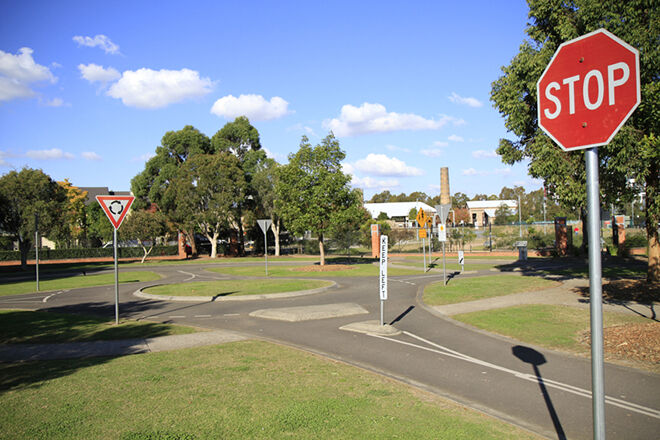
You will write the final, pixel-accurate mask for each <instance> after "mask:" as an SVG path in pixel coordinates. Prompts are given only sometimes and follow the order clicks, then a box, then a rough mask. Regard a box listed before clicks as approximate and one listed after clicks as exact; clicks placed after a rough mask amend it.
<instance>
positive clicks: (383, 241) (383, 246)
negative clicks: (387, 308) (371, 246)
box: [378, 235, 387, 301]
mask: <svg viewBox="0 0 660 440" xmlns="http://www.w3.org/2000/svg"><path fill="white" fill-rule="evenodd" d="M378 281H379V282H378V286H379V288H380V300H381V301H384V300H386V299H387V235H381V236H380V277H379V280H378Z"/></svg>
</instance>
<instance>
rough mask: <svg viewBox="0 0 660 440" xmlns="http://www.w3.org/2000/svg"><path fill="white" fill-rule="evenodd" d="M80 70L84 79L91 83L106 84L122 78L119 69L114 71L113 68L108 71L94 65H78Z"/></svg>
mask: <svg viewBox="0 0 660 440" xmlns="http://www.w3.org/2000/svg"><path fill="white" fill-rule="evenodd" d="M78 70H80V74H81V75H82V77H83V78H85V79H86V80H87V81H89V82H91V83H94V82H100V83H103V84H105V83H108V82H111V81H114V80H116V79H119V78H121V73H119V72H118V71H117V69H113V68H112V67H108V68H107V69H106V68H105V67H103V66H99V65H98V64H93V63H90V64H87V65H85V64H78Z"/></svg>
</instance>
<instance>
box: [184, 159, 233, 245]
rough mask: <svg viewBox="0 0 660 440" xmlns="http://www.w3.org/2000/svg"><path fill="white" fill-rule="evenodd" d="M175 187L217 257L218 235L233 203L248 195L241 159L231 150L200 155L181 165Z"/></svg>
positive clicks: (224, 224) (223, 226) (227, 223)
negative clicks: (180, 171)
mask: <svg viewBox="0 0 660 440" xmlns="http://www.w3.org/2000/svg"><path fill="white" fill-rule="evenodd" d="M182 171H183V172H182V173H181V175H180V177H178V178H177V180H176V182H175V184H174V185H172V188H173V189H174V191H176V192H177V194H176V195H174V196H173V198H175V199H176V200H178V201H179V209H181V211H183V212H187V213H188V214H187V215H189V216H190V218H191V219H192V220H193V221H194V222H195V223H196V224H197V227H198V228H199V229H200V230H201V231H202V233H203V234H204V236H205V237H206V238H207V239H208V240H209V242H210V243H211V258H215V257H216V256H217V245H218V237H219V236H220V233H221V231H222V230H226V229H227V228H228V226H229V220H230V218H231V211H232V206H234V205H235V204H236V203H237V202H236V201H237V200H242V199H244V198H245V179H244V176H243V172H242V170H241V168H240V164H239V161H238V158H237V157H236V156H234V155H233V154H232V153H230V152H229V151H221V152H219V153H217V154H198V155H195V156H193V157H191V158H190V159H189V160H188V161H187V162H186V164H185V165H184V166H183V168H182Z"/></svg>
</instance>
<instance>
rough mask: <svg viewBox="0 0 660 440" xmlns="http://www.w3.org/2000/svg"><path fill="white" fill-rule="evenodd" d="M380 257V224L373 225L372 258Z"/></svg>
mask: <svg viewBox="0 0 660 440" xmlns="http://www.w3.org/2000/svg"><path fill="white" fill-rule="evenodd" d="M378 257H380V225H378V224H375V225H371V258H378Z"/></svg>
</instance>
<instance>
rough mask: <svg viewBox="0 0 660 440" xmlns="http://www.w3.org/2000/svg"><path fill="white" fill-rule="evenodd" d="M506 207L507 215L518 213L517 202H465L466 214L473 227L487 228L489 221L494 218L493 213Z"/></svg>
mask: <svg viewBox="0 0 660 440" xmlns="http://www.w3.org/2000/svg"><path fill="white" fill-rule="evenodd" d="M503 205H506V207H507V208H509V213H510V214H513V213H515V212H518V201H517V200H473V201H470V202H467V206H468V212H469V214H470V218H471V219H472V223H473V224H474V226H475V227H477V228H478V227H480V226H488V224H489V223H490V219H491V217H492V218H495V211H497V210H498V209H499V208H500V207H501V206H503Z"/></svg>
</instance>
